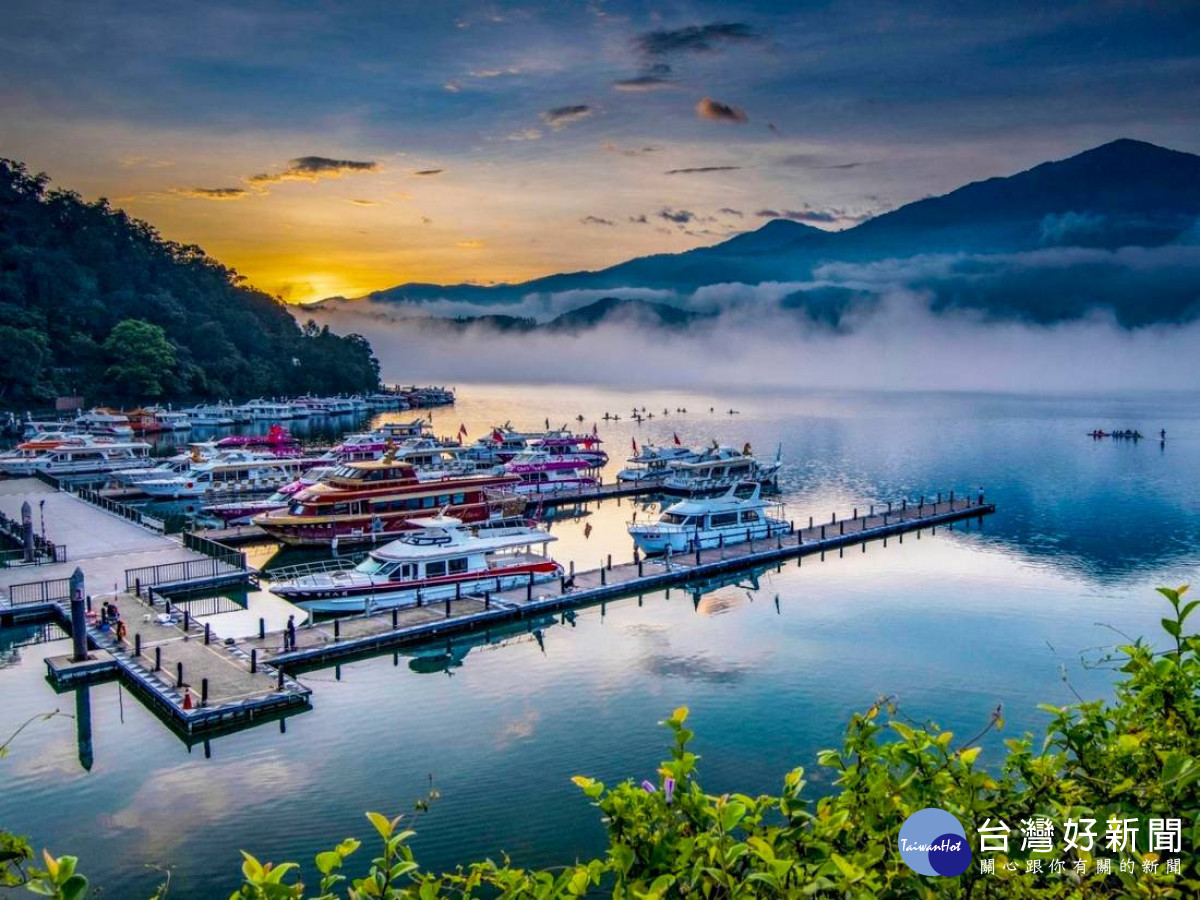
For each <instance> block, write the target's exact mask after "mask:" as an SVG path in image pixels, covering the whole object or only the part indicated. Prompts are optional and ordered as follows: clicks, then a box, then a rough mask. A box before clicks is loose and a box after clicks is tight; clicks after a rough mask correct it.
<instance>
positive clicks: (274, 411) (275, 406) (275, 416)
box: [242, 400, 295, 422]
mask: <svg viewBox="0 0 1200 900" xmlns="http://www.w3.org/2000/svg"><path fill="white" fill-rule="evenodd" d="M242 409H243V410H244V411H245V412H247V413H249V415H250V418H251V419H254V420H255V421H257V422H262V421H271V422H280V421H283V420H285V419H292V418H295V412H294V411H293V409H292V406H291V404H289V403H276V402H275V401H273V400H251V401H250V402H249V403H246V404H244V405H243V406H242Z"/></svg>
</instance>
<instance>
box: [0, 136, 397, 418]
mask: <svg viewBox="0 0 1200 900" xmlns="http://www.w3.org/2000/svg"><path fill="white" fill-rule="evenodd" d="M48 181H49V179H48V178H47V177H46V176H45V175H31V174H30V173H29V172H28V171H27V170H26V168H25V166H24V165H23V164H21V163H19V162H14V161H12V160H0V404H3V405H6V406H17V407H24V406H37V405H42V404H45V403H46V402H47V401H51V400H53V398H54V397H56V396H59V395H64V394H68V395H75V394H79V395H82V396H85V397H86V398H87V399H88V400H89V401H107V402H122V401H126V400H133V401H140V400H144V399H162V400H175V399H179V400H182V399H187V398H226V397H228V398H242V397H251V396H257V395H278V394H302V393H308V392H313V393H340V392H351V391H363V390H371V389H374V388H375V387H377V386H378V383H379V365H378V362H377V361H376V360H375V357H374V355H373V354H372V352H371V346H370V344H369V343H368V342H367V341H366V339H365V338H363V337H361V336H359V335H354V334H352V335H346V336H340V335H337V334H334V333H332V332H330V331H329V330H328V328H318V327H317V326H316V325H313V324H311V323H310V324H309V325H307V326H305V327H303V328H302V327H301V326H300V325H298V324H297V323H296V321H295V320H294V319H293V318H292V316H291V315H290V314H289V313H288V311H287V310H286V309H285V308H284V306H283V304H282V302H280V301H279V300H277V299H276V298H274V297H271V296H269V295H267V294H265V293H263V292H262V291H259V290H256V289H254V288H253V287H250V286H249V285H248V284H246V283H245V281H244V279H243V278H242V276H240V275H238V274H237V273H236V272H235V271H233V270H232V269H229V268H226V267H225V266H223V265H221V264H220V263H219V262H217V261H216V260H214V259H212V258H210V257H208V256H206V255H205V253H204V251H203V250H202V249H201V248H199V247H196V246H191V245H182V244H176V243H173V242H171V241H167V240H164V239H163V238H162V237H160V236H159V234H158V233H157V232H156V231H155V230H154V228H153V227H152V226H151V225H149V224H147V223H145V222H142V221H139V220H137V219H133V218H130V217H129V216H127V215H126V214H125V213H124V212H122V211H121V210H119V209H114V208H113V207H111V206H109V204H108V203H107V201H105V200H98V201H96V202H94V203H85V202H84V201H83V200H82V199H81V198H80V197H79V195H77V194H75V193H72V192H70V191H64V190H51V189H49V187H48Z"/></svg>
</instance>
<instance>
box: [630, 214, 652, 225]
mask: <svg viewBox="0 0 1200 900" xmlns="http://www.w3.org/2000/svg"><path fill="white" fill-rule="evenodd" d="M629 221H630V222H632V223H633V224H634V225H649V224H650V220H649V219H647V218H646V214H645V213H642V214H641V215H640V216H630V217H629Z"/></svg>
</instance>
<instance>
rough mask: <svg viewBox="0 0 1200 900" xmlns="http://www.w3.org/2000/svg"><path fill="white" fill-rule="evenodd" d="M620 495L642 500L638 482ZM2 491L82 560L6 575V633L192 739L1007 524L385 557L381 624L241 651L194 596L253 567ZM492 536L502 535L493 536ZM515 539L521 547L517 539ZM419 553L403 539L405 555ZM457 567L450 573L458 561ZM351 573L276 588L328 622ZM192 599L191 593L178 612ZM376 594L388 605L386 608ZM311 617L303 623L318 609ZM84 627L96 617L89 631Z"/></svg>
mask: <svg viewBox="0 0 1200 900" xmlns="http://www.w3.org/2000/svg"><path fill="white" fill-rule="evenodd" d="M617 486H619V487H621V488H622V489H629V485H628V484H625V483H617V484H616V485H614V487H617ZM0 488H2V489H3V493H0V509H2V510H3V511H4V512H5V514H6V515H10V516H11V515H13V514H14V512H13V511H14V510H15V511H16V513H17V514H19V512H20V510H19V509H18V507H19V506H20V505H21V504H24V503H28V502H29V501H30V499H31V498H32V499H33V500H34V501H36V502H38V504H39V506H41V501H43V500H45V501H46V506H48V507H49V515H51V516H52V517H53V519H54V522H55V525H56V533H59V534H66V535H67V536H68V543H69V545H70V546H73V547H74V548H76V549H75V550H73V551H70V554H71V555H70V558H69V559H66V560H64V561H63V562H61V563H54V564H51V565H49V566H42V567H39V568H38V569H37V574H38V575H39V576H42V577H40V578H39V579H38V580H37V581H24V580H21V579H23V578H25V577H28V574H29V572H31V571H33V569H32V568H15V569H13V568H10V569H6V570H4V571H3V573H0V574H2V577H0V588H2V589H3V590H4V591H5V593H6V594H7V597H6V599H5V600H4V601H2V603H0V621H2V622H3V623H4V624H7V625H10V626H11V625H14V624H18V623H23V624H28V623H37V622H42V621H52V622H55V623H57V624H58V625H59V626H60V627H62V628H63V629H64V630H66V631H67V632H68V633H72V634H74V635H75V641H76V648H75V650H74V651H73V653H72V654H70V655H60V656H55V657H50V658H48V659H47V670H48V678H49V680H50V682H51V684H52V685H53V686H54V687H55V688H56V689H57V690H68V689H71V688H73V687H78V686H80V685H86V684H92V683H96V682H97V681H104V680H107V679H111V678H119V679H121V680H122V682H123V683H125V684H127V685H129V686H130V687H131V688H132V689H133V690H134V691H135V693H136V694H137V695H138V696H139V697H141V698H142V699H143V700H144V701H145V702H146V703H147V705H148V706H150V707H151V708H152V709H153V710H154V711H155V713H156V714H158V715H159V716H160V717H161V718H163V719H164V720H165V721H167V722H168V723H169V724H170V725H171V727H172V728H173V729H174V730H175V731H176V732H177V733H180V734H181V735H186V736H187V737H188V738H189V739H192V738H196V737H198V736H202V735H203V734H204V733H206V732H208V731H210V730H214V731H222V732H224V731H228V730H229V729H230V728H240V727H248V726H250V725H254V724H256V723H261V722H263V721H273V720H274V718H275V717H276V716H277V715H278V714H281V713H287V712H290V711H298V710H300V709H304V708H307V707H308V706H309V703H310V693H311V692H310V690H309V688H307V687H305V686H304V685H303V684H302V683H301V682H300V681H298V680H296V678H295V677H294V673H298V672H302V671H305V670H308V669H311V668H314V667H322V666H326V665H330V664H336V663H337V662H338V661H339V660H342V659H346V658H351V657H356V656H361V655H362V654H364V653H366V654H370V653H373V652H383V651H387V650H394V649H396V648H400V647H407V646H412V645H416V644H421V643H426V642H429V641H435V640H436V641H440V640H446V641H453V640H454V639H455V638H462V637H464V636H467V635H470V634H474V633H477V632H482V633H484V634H485V635H486V634H487V633H488V632H489V631H490V630H491V629H495V628H503V627H508V626H510V625H511V624H512V623H517V622H523V621H525V622H532V621H536V620H538V618H539V617H544V616H547V615H555V614H563V613H564V612H565V611H567V610H570V609H573V608H577V607H581V606H588V605H594V604H597V603H604V602H607V601H609V600H614V599H617V598H620V597H623V596H631V595H641V594H644V593H647V592H652V591H657V590H663V589H668V590H669V589H670V588H672V587H678V586H683V587H685V588H686V587H687V586H688V585H702V584H704V583H706V582H708V581H710V580H712V579H717V578H719V577H721V576H724V575H728V574H730V573H737V572H739V571H743V570H748V569H753V568H756V567H764V566H780V565H782V564H783V563H785V562H787V561H790V560H792V559H795V560H797V562H798V564H802V562H803V560H804V559H805V558H808V557H812V556H817V557H818V558H819V559H821V560H824V558H825V554H827V553H830V552H838V553H839V554H842V553H844V552H845V550H846V549H847V548H853V547H856V546H861V548H862V552H864V553H865V552H866V548H867V545H868V543H870V542H875V541H882V542H883V543H884V544H885V545H886V543H887V541H888V539H890V538H893V537H895V538H897V539H898V540H899V542H901V543H902V542H903V540H904V536H905V535H906V534H910V533H914V532H915V533H916V537H917V538H918V539H919V538H920V535H921V532H922V530H924V529H930V530H932V531H934V532H936V529H937V528H938V527H939V526H941V527H950V528H953V526H954V523H956V522H960V523H961V522H966V523H967V527H969V523H970V521H971V520H977V521H979V522H982V518H983V517H984V516H986V515H990V514H991V513H993V512H994V511H995V506H994V505H993V504H991V503H989V502H987V501H986V500H985V498H984V497H983V495H982V493H980V494H979V495H978V496H974V497H968V496H963V495H961V494H960V495H957V496H956V495H955V494H954V493H953V492H951V493H949V494H947V495H946V496H944V497H943V495H942V494H937V495H934V496H932V497H928V498H926V497H920V498H918V499H916V500H915V501H913V502H909V501H908V500H907V499H905V500H901V501H900V502H898V503H896V502H891V503H886V504H879V505H871V506H869V507H868V508H867V509H865V510H859V509H854V510H852V511H851V513H850V514H849V515H845V516H840V517H839V515H838V514H836V513H834V514H832V515H831V516H830V518H829V520H828V521H826V522H814V521H813V520H811V519H810V520H809V521H808V523H807V524H805V523H794V522H789V523H787V525H786V528H784V527H779V528H775V529H771V530H768V531H765V532H759V531H757V530H756V529H754V528H753V527H751V526H748V527H747V530H746V534H745V539H744V540H735V539H733V538H732V537H731V538H730V539H729V540H728V541H727V540H726V538H725V537H720V538H719V539H718V540H717V541H716V542H715V544H713V543H712V542H694V543H692V544H689V545H688V546H689V548H692V549H691V551H690V552H687V553H679V554H674V553H667V554H666V555H664V556H660V557H649V558H648V557H644V556H641V555H640V554H639V553H638V552H637V551H636V550H635V551H634V554H633V557H632V559H630V560H626V561H618V560H614V559H613V558H612V555H611V554H609V555H608V558H607V559H606V560H604V561H602V563H601V565H600V566H599V567H597V568H591V569H579V570H576V566H575V563H574V562H573V561H572V562H571V563H570V567H569V569H567V568H564V567H562V566H560V565H557V564H553V565H551V563H552V561H550V560H549V558H548V557H542V556H538V557H533V556H531V557H529V559H528V561H527V563H526V562H522V560H525V557H523V556H521V557H518V558H515V559H514V562H512V563H508V564H505V565H506V566H507V567H506V568H504V569H503V570H502V571H501V570H493V571H492V572H490V573H489V572H488V571H487V568H486V566H485V567H484V570H483V571H482V572H480V573H477V574H475V575H473V576H470V578H469V580H468V579H467V578H466V577H465V576H464V577H463V578H462V579H460V580H449V581H447V582H446V586H443V587H438V586H437V582H438V580H437V579H436V578H435V579H433V581H432V582H431V581H428V580H426V581H424V582H421V583H419V584H414V585H412V586H410V587H403V586H402V587H401V593H400V594H399V595H396V594H395V591H396V588H392V587H390V586H387V585H384V584H380V583H378V582H377V581H375V580H373V579H372V577H371V574H370V573H375V572H378V571H379V570H380V568H381V567H382V566H384V565H385V564H387V563H388V561H389V560H390V559H392V557H391V556H388V555H387V553H388V551H387V550H385V551H382V552H383V554H384V555H382V556H378V557H375V556H372V557H371V558H370V559H372V560H375V563H374V564H372V565H373V567H372V565H368V566H367V567H366V568H364V567H362V566H360V567H359V570H356V571H358V572H360V573H367V574H365V575H364V574H358V575H357V576H356V577H357V578H358V579H359V581H361V582H362V584H361V585H358V587H360V588H363V589H362V590H358V589H356V590H355V591H353V592H351V593H354V594H355V596H357V597H359V598H360V599H359V600H358V604H359V607H360V609H361V608H362V607H363V606H365V607H366V611H365V612H361V613H360V614H357V615H349V616H342V617H339V618H334V619H332V620H326V621H318V620H315V619H312V618H308V619H307V621H305V622H304V623H303V624H301V625H300V626H299V627H296V628H295V629H294V631H293V630H291V628H290V627H289V628H286V629H283V630H267V628H266V625H265V621H264V620H263V619H260V620H259V629H258V634H257V635H253V634H252V635H249V636H243V637H237V638H235V637H228V638H226V637H224V636H222V635H221V634H219V633H218V632H217V631H216V630H215V629H213V628H212V627H211V626H210V625H209V624H208V623H204V624H201V623H200V622H199V621H198V620H197V619H196V618H194V617H193V616H192V615H191V613H190V611H189V608H188V601H187V599H186V593H187V592H188V591H192V590H195V589H196V588H199V587H203V586H212V585H215V584H221V583H230V582H244V581H247V580H252V579H255V578H256V576H257V573H256V572H255V571H253V570H252V569H250V568H249V567H247V565H246V562H245V557H244V555H242V554H239V553H237V552H236V551H234V550H232V548H229V547H226V546H224V545H221V544H219V543H215V542H213V541H210V540H208V539H207V538H205V537H203V536H198V535H194V534H192V533H188V534H186V535H185V536H184V538H183V540H177V539H175V538H171V537H166V536H163V535H160V534H157V533H155V532H154V531H153V530H152V529H148V528H147V527H146V526H145V525H144V524H142V523H135V522H132V521H129V520H128V519H125V518H121V517H119V516H118V515H116V514H114V512H112V511H109V510H105V509H101V508H97V507H95V506H93V505H91V504H89V503H88V502H86V501H85V500H84V499H81V497H79V496H77V495H76V494H74V493H71V492H68V491H62V490H55V489H54V488H53V487H51V486H50V485H48V484H46V483H45V482H44V481H41V480H37V479H21V480H14V481H8V482H4V483H2V484H0ZM754 496H755V497H757V491H755V494H754ZM691 502H695V501H691ZM722 502H724V503H726V504H728V502H729V501H721V500H716V501H710V503H712V504H715V505H718V506H719V505H720V504H721V503H722ZM748 502H751V503H754V502H755V501H748ZM44 508H45V507H43V509H44ZM673 508H674V507H673ZM414 524H415V525H417V527H420V528H421V529H422V530H421V531H416V532H413V533H412V534H413V537H412V538H410V539H408V541H409V544H412V545H414V546H413V552H414V553H417V554H418V555H421V554H424V555H426V556H430V554H432V556H430V558H437V559H449V558H451V557H453V556H454V554H453V553H452V552H448V551H447V550H446V549H444V548H442V547H441V546H430V547H426V548H421V547H416V546H415V545H416V544H421V543H423V542H425V540H424V536H425V535H426V534H428V533H436V532H439V531H440V530H445V529H446V528H447V527H450V528H451V531H453V530H454V529H456V528H457V527H458V525H457V522H455V521H453V520H445V519H431V520H421V521H419V522H417V523H414ZM517 532H520V533H519V534H517ZM481 533H482V534H490V532H489V530H484V531H482V532H481ZM510 533H511V534H512V535H514V536H508V535H509V534H510ZM447 534H449V532H447ZM537 534H538V532H537V530H536V529H528V528H524V529H509V530H508V531H505V530H503V529H497V530H495V535H496V536H495V537H492V536H489V537H487V538H482V539H480V540H482V544H481V546H482V547H485V548H493V547H496V548H499V549H504V548H507V547H509V546H510V545H511V546H512V547H514V548H515V547H516V545H518V544H529V543H531V542H540V543H544V542H545V541H547V540H553V538H551V537H549V536H545V537H538V536H537ZM451 540H452V539H451V538H450V537H447V538H446V541H447V542H450V541H451ZM403 543H404V542H403V541H397V542H395V544H396V545H397V546H398V545H401V544H403ZM390 546H391V545H389V547H390ZM455 546H457V545H455ZM469 546H470V545H469V544H466V545H464V547H469ZM196 547H201V548H202V549H194V548H196ZM464 552H465V551H464ZM473 552H474V551H473ZM479 552H480V553H482V552H483V551H482V550H481V551H479ZM395 558H396V560H397V562H396V563H394V564H393V566H394V567H398V566H399V560H400V559H402V558H403V557H395ZM467 558H468V557H466V556H463V560H464V571H465V569H466V564H465V561H466V559H467ZM480 559H481V560H482V557H480ZM542 559H545V560H546V563H547V565H551V568H549V569H546V571H544V572H543V571H542V568H540V567H539V565H540V564H538V565H535V564H534V563H535V562H536V561H537V560H542ZM441 565H442V566H443V568H445V566H446V564H445V563H444V562H443V563H442V564H441ZM476 565H483V564H482V562H481V563H478V564H476ZM522 566H524V568H522ZM337 568H338V567H335V569H334V570H328V567H321V566H317V567H315V568H314V569H313V570H312V572H310V573H309V574H301V575H298V576H296V580H295V581H293V582H288V581H286V579H285V580H284V581H282V582H278V583H277V584H278V585H279V586H278V587H277V588H275V590H276V591H277V593H279V594H280V595H282V596H284V597H287V596H289V594H291V595H293V596H295V595H296V591H297V590H298V589H297V588H290V587H289V586H288V585H289V584H295V585H298V586H300V588H304V590H300V594H301V595H303V596H309V597H312V598H313V599H314V600H316V601H319V602H317V604H316V606H314V607H313V608H314V609H318V610H320V609H329V610H334V609H340V608H342V607H341V606H339V604H338V603H337V602H326V601H322V600H320V598H321V597H324V596H326V594H328V595H329V596H331V597H337V596H339V595H340V596H345V594H346V592H345V591H344V590H342V591H333V592H328V591H326V592H322V591H320V590H316V588H319V587H320V586H321V585H325V586H327V587H328V586H330V585H335V584H340V582H337V581H335V580H334V579H335V578H336V569H337ZM518 569H519V570H520V571H517V570H518ZM331 571H332V572H333V574H332V575H331V574H329V572H331ZM388 571H390V569H389V570H388ZM415 572H416V570H415V569H414V572H413V574H414V575H415ZM314 573H315V574H314ZM396 577H399V573H398V572H397V576H396ZM109 584H111V585H112V588H111V589H109V587H108V585H109ZM356 584H357V582H356ZM389 590H390V591H392V594H391V595H389V593H388V591H389ZM177 593H178V594H182V595H183V596H180V597H176V598H175V599H172V595H175V594H177ZM375 594H377V595H378V599H379V602H378V604H376V603H375V602H374V601H373V600H372V595H375ZM389 596H397V597H399V598H400V599H401V600H402V603H400V604H396V603H388V602H387V601H388V597H389ZM73 598H74V601H75V602H73ZM101 603H103V604H104V606H103V607H102V609H104V610H107V604H108V603H115V604H117V607H118V608H119V609H120V611H121V612H120V616H121V625H120V626H119V630H117V631H114V628H113V627H112V623H110V622H107V621H106V618H107V616H106V615H105V614H104V613H103V612H101V613H100V614H99V615H98V614H97V610H96V609H95V607H96V606H97V605H98V604H101ZM301 605H304V604H301ZM349 608H350V609H353V606H352V605H351V606H350V607H349ZM298 613H300V614H301V616H303V613H302V611H300V610H298ZM80 616H83V617H85V619H84V621H82V622H79V623H78V624H76V620H77V619H78V618H79V617H80ZM114 621H115V620H114ZM79 642H84V644H86V652H84V651H82V650H80V647H81V646H84V644H81V643H79Z"/></svg>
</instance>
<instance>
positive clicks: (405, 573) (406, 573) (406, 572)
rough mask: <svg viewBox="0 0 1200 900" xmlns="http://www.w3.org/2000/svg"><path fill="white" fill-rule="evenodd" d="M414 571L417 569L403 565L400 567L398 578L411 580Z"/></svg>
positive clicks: (410, 564)
mask: <svg viewBox="0 0 1200 900" xmlns="http://www.w3.org/2000/svg"><path fill="white" fill-rule="evenodd" d="M416 569H417V567H416V566H414V565H413V564H412V563H405V564H404V565H402V566H401V567H400V577H401V578H405V579H407V578H412V577H413V575H415V574H416Z"/></svg>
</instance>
